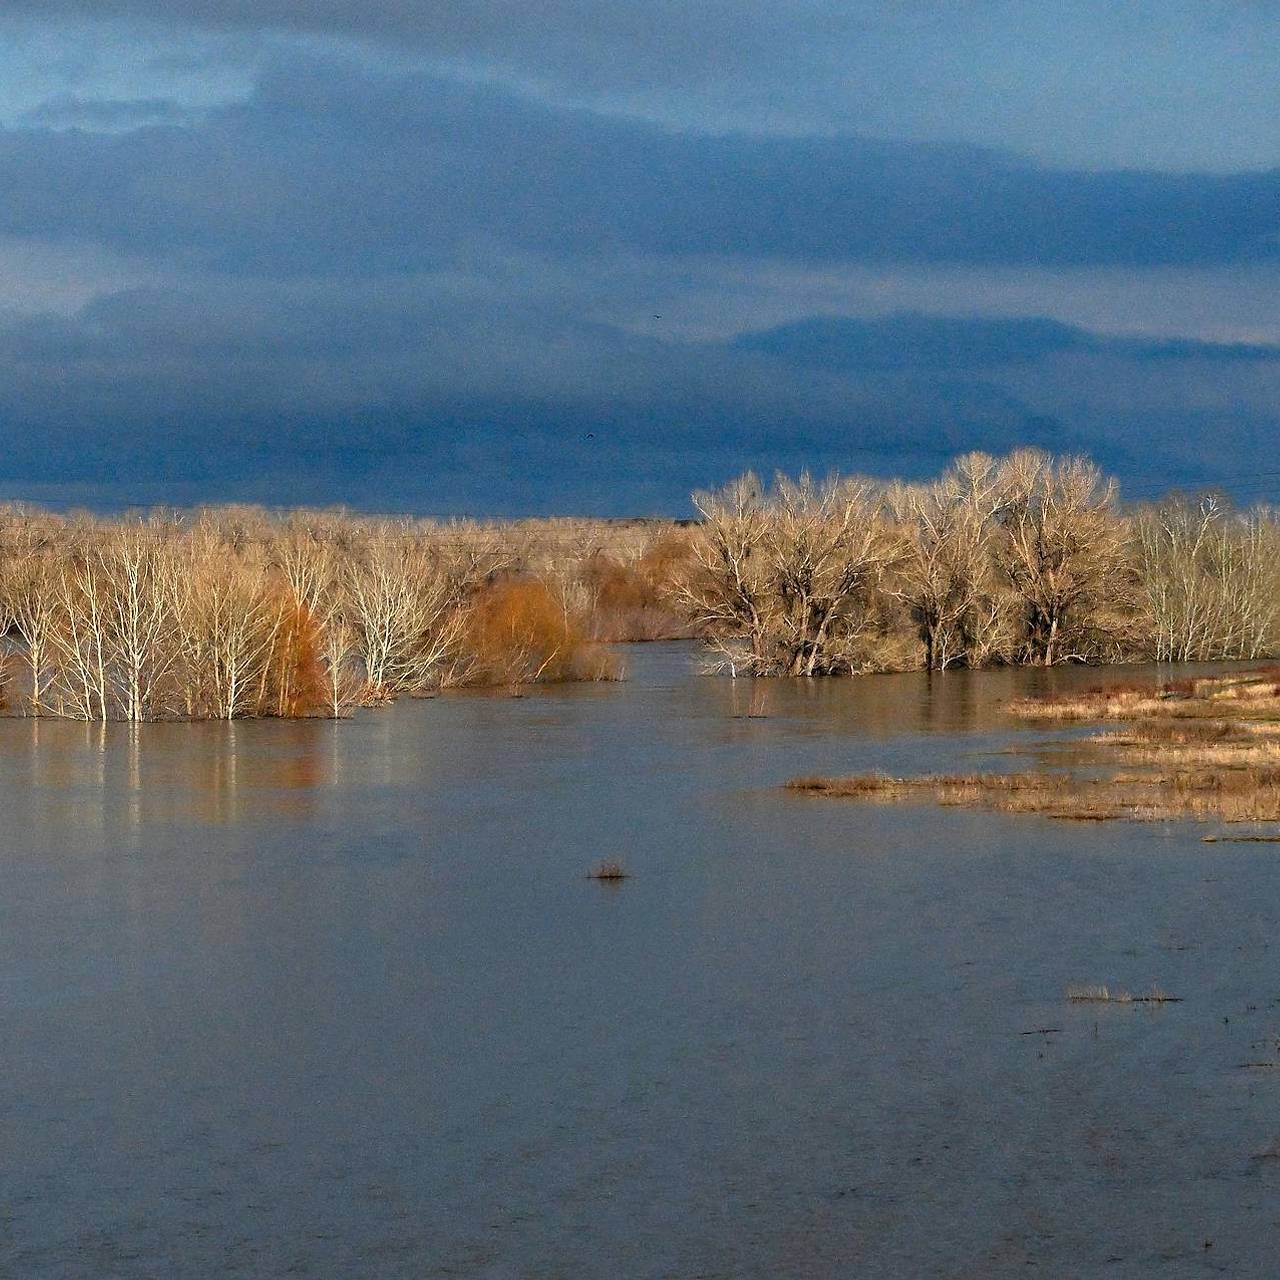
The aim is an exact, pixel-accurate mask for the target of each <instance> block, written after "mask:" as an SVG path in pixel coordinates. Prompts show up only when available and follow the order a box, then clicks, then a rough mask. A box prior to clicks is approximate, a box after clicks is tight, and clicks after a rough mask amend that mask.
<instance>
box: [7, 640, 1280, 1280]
mask: <svg viewBox="0 0 1280 1280" xmlns="http://www.w3.org/2000/svg"><path fill="white" fill-rule="evenodd" d="M627 660H628V663H629V665H630V667H631V676H632V678H631V680H630V681H629V682H628V683H626V684H623V685H615V686H602V687H590V688H588V687H577V688H561V689H550V690H545V691H539V692H538V693H536V694H534V695H531V696H529V697H525V698H522V699H511V698H507V697H500V696H497V697H495V696H487V695H457V696H449V697H443V698H438V699H434V700H431V701H424V702H405V703H401V704H400V705H398V706H396V707H395V708H393V709H391V710H388V711H377V712H368V713H362V714H361V715H360V716H358V717H357V718H356V719H354V720H353V721H350V722H347V723H340V724H330V723H321V722H316V723H293V724H285V723H267V722H264V723H249V722H242V723H238V724H234V725H230V726H226V725H152V726H143V727H141V728H140V729H137V730H133V731H131V730H130V729H129V728H128V727H127V726H109V727H108V728H107V729H106V730H105V731H103V730H99V729H96V728H86V727H85V726H82V725H74V724H62V723H48V722H45V723H36V722H28V721H21V720H5V721H0V815H2V819H3V823H2V826H0V876H2V884H3V889H2V890H0V1124H2V1125H3V1130H2V1132H3V1152H4V1156H3V1163H2V1164H0V1275H4V1276H14V1277H58V1278H59V1280H62V1278H64V1277H95V1278H97V1277H128V1278H132V1277H187V1276H191V1277H206V1276H247V1277H249V1276H251V1277H260V1276H325V1277H328V1276H335V1277H384V1276H385V1277H436V1276H441V1277H443V1276H453V1277H503V1278H505V1277H512V1278H515V1277H574V1278H577V1277H602V1278H603V1277H609V1278H613V1277H633V1276H634V1277H726V1278H728V1277H761V1278H763V1277H778V1276H797V1277H831V1276H857V1277H915V1276H945V1277H971V1276H983V1277H985V1276H1012V1275H1019V1276H1023V1275H1027V1274H1029V1273H1032V1272H1038V1273H1039V1274H1044V1275H1051V1276H1092V1275H1106V1276H1147V1275H1150V1276H1179V1275H1188V1276H1191V1275H1201V1274H1206V1273H1213V1272H1222V1273H1225V1274H1228V1275H1231V1276H1259V1277H1262V1276H1274V1275H1275V1274H1276V1273H1277V1270H1276V1269H1277V1261H1276V1259H1277V1256H1280V1248H1278V1246H1280V1158H1277V1157H1280V1146H1277V1145H1276V1144H1277V1141H1278V1140H1280V1070H1271V1069H1270V1067H1269V1065H1267V1064H1270V1063H1271V1062H1278V1063H1280V1044H1278V1042H1277V1036H1280V965H1277V960H1278V959H1280V951H1278V950H1277V948H1276V945H1275V938H1276V932H1277V930H1276V925H1277V916H1278V915H1280V852H1277V848H1276V847H1275V846H1267V845H1265V844H1205V843H1202V841H1201V836H1202V835H1203V834H1205V832H1206V831H1207V830H1208V829H1209V828H1206V827H1203V826H1199V825H1196V824H1194V823H1187V822H1177V823H1158V824H1151V825H1115V824H1071V823H1057V822H1053V821H1050V820H1046V819H1041V818H1026V817H1018V816H1008V815H998V814H986V813H981V812H973V811H963V810H954V809H937V808H933V807H930V806H918V807H897V806H883V807H881V806H862V805H858V804H856V803H842V802H839V801H826V800H817V799H813V798H809V797H803V796H794V795H788V794H786V793H784V792H783V791H782V790H781V789H780V786H779V784H781V783H782V782H783V781H785V780H786V779H787V778H789V777H792V776H795V775H797V774H803V773H839V772H857V771H864V770H868V769H883V770H885V771H887V772H890V773H915V772H923V771H955V770H972V769H988V768H1000V767H1025V763H1026V762H1025V760H1022V761H1020V760H1018V759H1017V758H1016V757H1013V756H1009V755H1008V754H1006V753H1007V752H1008V751H1009V749H1010V748H1018V747H1021V746H1027V745H1029V744H1034V743H1035V742H1036V741H1037V740H1039V739H1042V738H1043V737H1044V736H1045V731H1044V730H1043V729H1038V728H1035V727H1028V726H1026V725H1015V724H1012V723H1010V722H1008V721H1006V720H1005V719H1004V718H1003V716H1002V715H1001V712H1000V704H1001V703H1002V702H1003V701H1004V700H1006V699H1007V698H1009V697H1010V696H1013V695H1015V694H1019V693H1023V692H1026V691H1028V690H1030V689H1035V688H1044V687H1049V686H1058V687H1061V686H1064V685H1068V684H1070V683H1071V682H1073V681H1074V682H1078V683H1084V684H1089V683H1097V682H1098V680H1099V679H1100V678H1101V677H1100V676H1099V674H1098V673H1097V672H1079V671H1069V672H1054V673H1049V674H1048V675H1046V674H1045V673H1029V672H1003V673H980V674H967V673H949V674H948V675H946V676H945V677H941V678H938V677H935V678H934V679H932V680H930V679H928V678H927V677H924V676H917V675H911V676H892V677H877V678H871V679H863V680H848V681H825V682H819V683H814V684H800V683H782V682H771V683H768V684H763V683H761V684H744V683H741V682H739V683H736V684H735V683H734V682H731V681H729V680H724V679H708V678H705V677H700V676H698V675H697V674H696V672H695V663H694V655H693V652H692V650H691V649H690V648H689V646H686V645H664V646H652V647H641V648H636V649H633V650H630V651H629V652H628V654H627ZM1125 674H1126V676H1128V675H1130V674H1132V673H1129V672H1126V673H1125ZM605 858H617V859H620V860H621V861H622V862H623V863H624V864H625V866H626V868H627V870H628V871H629V872H630V873H631V874H630V878H629V879H627V880H626V881H624V882H621V883H616V884H608V883H599V882H596V881H592V880H589V879H587V878H586V872H587V871H588V870H589V869H590V868H591V867H592V866H593V865H595V864H597V863H599V862H600V861H601V860H602V859H605ZM1073 983H1089V984H1098V983H1109V984H1111V985H1113V986H1119V987H1126V988H1128V989H1130V990H1139V989H1149V988H1150V987H1151V986H1152V984H1153V983H1154V984H1158V985H1159V986H1160V987H1161V988H1163V989H1164V990H1166V991H1168V992H1170V993H1173V994H1176V995H1178V996H1181V997H1182V998H1183V1002H1182V1003H1180V1004H1174V1005H1168V1006H1095V1005H1074V1004H1068V1003H1067V1001H1066V1000H1065V998H1064V994H1065V990H1066V988H1067V986H1068V985H1069V984H1073ZM1242 1063H1260V1064H1263V1065H1261V1066H1255V1067H1252V1068H1248V1069H1245V1068H1242V1067H1241V1065H1240V1064H1242ZM1206 1246H1207V1247H1206Z"/></svg>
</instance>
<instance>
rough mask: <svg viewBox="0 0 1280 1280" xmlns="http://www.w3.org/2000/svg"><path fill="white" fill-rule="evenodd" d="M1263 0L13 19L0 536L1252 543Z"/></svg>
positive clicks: (312, 5) (54, 7)
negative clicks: (60, 511) (163, 508)
mask: <svg viewBox="0 0 1280 1280" xmlns="http://www.w3.org/2000/svg"><path fill="white" fill-rule="evenodd" d="M1278 118H1280V0H1195V2H1194V3H1193V2H1191V0H1158V2H1157V0H1152V2H1147V0H1123V2H1120V0H1116V2H1104V0H1069V2H1061V0H1037V3H1035V4H1027V3H1026V2H1025V0H1016V2H1015V0H877V2H872V0H847V2H844V3H837V2H836V0H826V2H821V0H732V2H731V0H703V2H702V3H698V4H690V3H688V0H646V2H645V3H643V4H640V3H635V2H634V0H629V2H627V3H623V2H621V0H612V2H605V0H451V2H450V3H449V4H441V3H440V2H439V0H360V3H356V0H6V4H5V5H4V9H3V15H2V16H0V498H9V499H23V500H30V501H37V502H45V503H49V504H52V505H59V506H75V505H80V506H89V507H94V508H103V509H107V508H115V507H120V506H130V505H146V504H153V503H173V504H179V505H187V504H190V503H195V502H205V501H218V502H221V501H249V502H262V503H267V504H270V505H296V504H323V505H328V504H338V503H341V504H347V505H351V506H354V507H358V508H362V509H368V510H385V511H404V512H419V513H423V514H433V515H462V514H466V515H481V516H484V515H517V514H545V513H580V514H601V515H645V514H674V515H683V514H686V513H687V512H688V511H689V493H690V491H691V490H693V489H696V488H703V487H709V486H714V485H717V484H721V483H724V482H725V481H727V480H728V479H730V478H731V477H732V476H734V475H736V474H738V473H739V472H741V471H742V470H744V469H746V468H747V467H753V468H756V469H757V470H760V471H762V472H765V473H770V472H772V471H774V470H776V469H782V470H785V471H789V472H792V473H794V472H798V471H800V470H802V469H808V470H810V471H812V472H815V473H819V474H821V473H825V472H827V471H830V470H840V471H846V472H847V471H861V472H866V473H869V474H873V475H893V474H900V475H905V476H909V477H919V476H924V475H929V474H932V473H934V472H936V471H937V470H939V469H941V467H943V466H944V465H945V464H946V461H947V459H948V458H950V457H951V456H953V455H954V454H956V453H958V452H963V451H965V450H968V449H974V448H980V449H986V450H989V451H994V452H999V451H1004V450H1007V449H1010V448H1013V447H1015V446H1017V445H1019V444H1034V445H1039V446H1041V447H1044V448H1048V449H1052V450H1058V451H1071V452H1076V451H1081V452H1086V453H1088V454H1090V455H1091V456H1093V457H1094V458H1095V459H1096V460H1097V461H1098V462H1099V463H1100V464H1101V465H1103V466H1104V467H1106V468H1107V469H1109V470H1111V471H1113V472H1115V473H1116V474H1117V475H1119V477H1120V479H1121V482H1122V491H1123V492H1124V493H1125V494H1126V495H1127V496H1129V497H1130V498H1133V499H1141V498H1145V497H1151V496H1155V495H1156V494H1157V493H1159V492H1162V491H1163V490H1165V489H1167V488H1170V487H1181V488H1186V489H1195V488H1197V487H1202V486H1207V485H1221V486H1223V487H1224V488H1226V489H1227V490H1228V491H1229V492H1231V493H1233V494H1234V495H1235V496H1236V497H1237V498H1238V499H1239V500H1240V501H1242V502H1243V501H1254V500H1271V499H1280V458H1277V449H1276V445H1277V442H1278V441H1280V129H1277V128H1276V121H1277V119H1278Z"/></svg>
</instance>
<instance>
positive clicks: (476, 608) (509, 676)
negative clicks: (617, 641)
mask: <svg viewBox="0 0 1280 1280" xmlns="http://www.w3.org/2000/svg"><path fill="white" fill-rule="evenodd" d="M466 647H467V651H468V653H469V654H470V655H471V662H470V665H469V668H468V679H467V683H469V684H478V685H510V686H513V687H518V686H520V685H524V684H533V683H535V682H537V681H555V680H611V679H616V678H617V674H618V673H617V668H616V664H615V661H614V659H613V657H612V655H611V654H609V653H607V652H606V651H604V650H602V649H601V648H600V647H599V646H598V645H595V644H593V643H592V642H591V641H589V640H588V639H587V637H586V635H585V633H584V632H583V630H582V627H581V626H580V624H579V623H578V622H577V620H576V619H574V618H573V617H571V616H570V615H569V614H568V613H567V612H566V610H565V609H564V607H563V606H562V605H561V603H560V601H558V600H557V599H556V597H555V595H554V594H553V593H552V591H551V589H550V588H549V587H548V586H547V584H546V583H545V582H543V581H541V580H540V579H538V578H504V579H500V580H499V581H497V582H495V583H493V584H491V585H490V586H488V587H486V588H485V589H484V590H483V591H481V592H480V593H479V594H478V595H477V596H476V598H475V600H474V601H473V602H472V606H471V610H470V614H469V617H468V619H467V646H466Z"/></svg>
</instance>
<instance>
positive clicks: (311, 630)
mask: <svg viewBox="0 0 1280 1280" xmlns="http://www.w3.org/2000/svg"><path fill="white" fill-rule="evenodd" d="M325 705H326V692H325V678H324V667H323V666H322V665H321V662H320V626H319V624H318V623H317V622H316V620H315V618H314V617H313V616H312V614H311V611H310V610H309V609H308V608H307V606H306V605H305V604H300V603H298V604H288V605H285V606H284V608H283V613H282V618H281V622H280V629H279V633H278V635H277V638H276V644H275V647H274V649H273V651H272V654H271V661H270V663H269V665H268V668H267V697H266V708H267V710H268V713H269V714H271V715H277V716H286V717H289V718H293V719H296V718H298V717H301V716H311V715H320V714H322V713H323V711H324V709H325Z"/></svg>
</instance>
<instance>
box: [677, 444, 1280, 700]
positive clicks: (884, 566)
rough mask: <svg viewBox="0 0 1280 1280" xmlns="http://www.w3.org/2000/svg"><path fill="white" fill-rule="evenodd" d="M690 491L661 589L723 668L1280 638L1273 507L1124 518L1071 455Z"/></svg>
mask: <svg viewBox="0 0 1280 1280" xmlns="http://www.w3.org/2000/svg"><path fill="white" fill-rule="evenodd" d="M694 501H695V504H696V505H697V508H698V510H699V512H700V514H701V515H702V518H703V519H702V525H701V528H700V529H699V531H698V535H697V537H696V538H695V541H694V544H693V552H692V557H691V559H690V561H689V566H688V568H687V569H686V571H685V572H683V573H682V574H681V575H680V577H679V579H678V581H677V584H676V586H675V592H676V594H677V595H678V597H679V599H680V601H681V602H682V605H683V607H684V608H685V609H686V610H687V611H688V614H689V617H690V618H691V619H692V621H693V623H694V624H695V625H696V627H697V628H698V630H699V632H700V634H702V635H703V636H704V637H705V639H706V641H707V644H708V646H709V647H710V649H711V650H712V652H713V653H714V654H715V655H716V662H717V665H718V666H720V667H721V668H722V669H726V670H728V671H731V672H733V673H735V674H737V673H743V674H754V675H829V674H842V673H849V672H858V671H876V670H903V669H915V668H926V669H932V670H943V669H946V668H947V667H955V666H970V667H977V666H987V665H992V664H996V663H1028V664H1035V665H1042V666H1051V665H1053V664H1056V663H1061V662H1071V661H1078V662H1116V661H1126V660H1135V659H1142V658H1154V659H1157V660H1171V659H1190V658H1233V657H1257V656H1260V655H1262V654H1264V653H1273V652H1275V651H1276V650H1277V648H1280V554H1278V553H1280V522H1278V521H1277V519H1276V518H1275V516H1274V515H1273V513H1271V512H1270V511H1268V510H1264V509H1256V510H1254V511H1251V512H1247V513H1243V514H1234V513H1231V512H1229V511H1228V510H1227V509H1226V508H1225V507H1224V506H1223V504H1222V503H1221V502H1220V501H1209V500H1206V502H1205V503H1203V504H1190V503H1188V502H1186V501H1183V500H1170V501H1167V502H1165V503H1162V504H1160V505H1158V506H1156V507H1154V508H1150V509H1145V510H1139V511H1126V510H1124V509H1122V508H1121V507H1120V505H1119V502H1118V495H1117V492H1116V486H1115V484H1114V482H1112V481H1110V480H1108V479H1107V478H1106V477H1104V476H1103V475H1102V474H1101V473H1100V472H1099V470H1098V468H1097V467H1095V466H1094V465H1093V464H1092V463H1091V462H1089V461H1088V460H1087V459H1084V458H1079V457H1067V458H1054V457H1051V456H1050V455H1048V454H1045V453H1043V452H1040V451H1039V450H1032V449H1023V450H1019V451H1017V452H1015V453H1013V454H1011V455H1009V456H1008V457H1006V458H1002V459H996V458H992V457H988V456H987V455H985V454H978V453H974V454H968V455H965V456H963V457H961V458H958V459H957V460H956V461H955V462H954V463H953V464H952V466H951V467H950V468H948V470H947V471H946V472H945V473H944V474H943V475H941V476H940V477H939V478H938V479H936V480H934V481H932V482H930V483H927V484H902V483H891V484H882V483H877V482H872V481H868V480H861V479H838V478H833V479H830V480H827V481H824V482H822V483H818V482H815V481H814V480H812V479H811V478H809V477H808V476H802V477H801V478H800V480H798V481H793V480H789V479H787V478H786V477H779V478H778V479H777V480H775V482H774V483H773V485H772V486H770V487H766V486H764V485H762V484H761V483H760V481H759V480H758V479H757V478H756V477H755V476H753V475H746V476H743V477H741V478H740V479H738V480H735V481H734V482H733V483H732V484H730V485H728V486H726V487H725V488H723V489H721V490H718V491H716V492H714V493H700V494H697V495H695V498H694Z"/></svg>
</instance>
